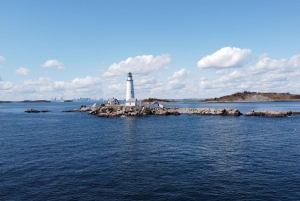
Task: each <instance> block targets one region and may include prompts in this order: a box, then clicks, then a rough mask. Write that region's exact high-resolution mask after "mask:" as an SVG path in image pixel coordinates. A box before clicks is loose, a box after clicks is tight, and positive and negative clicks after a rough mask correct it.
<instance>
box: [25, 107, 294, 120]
mask: <svg viewBox="0 0 300 201" xmlns="http://www.w3.org/2000/svg"><path fill="white" fill-rule="evenodd" d="M25 112H27V113H39V112H50V111H49V110H35V109H28V110H26V111H25ZM62 112H88V113H89V114H91V115H95V116H98V117H122V116H149V115H165V116H166V115H181V114H193V115H215V116H216V115H219V116H241V115H243V114H242V113H241V112H240V111H239V110H238V109H232V108H222V109H215V108H178V107H164V108H159V107H149V106H125V105H104V104H101V105H96V104H94V105H93V106H91V107H86V106H85V105H82V106H81V107H80V108H78V109H71V110H64V111H62ZM292 115H300V112H293V111H290V110H289V111H254V110H251V111H250V112H247V113H246V114H245V116H247V117H250V116H254V117H288V116H292Z"/></svg>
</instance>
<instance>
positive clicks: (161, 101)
mask: <svg viewBox="0 0 300 201" xmlns="http://www.w3.org/2000/svg"><path fill="white" fill-rule="evenodd" d="M155 102H157V103H174V102H175V101H174V100H168V99H159V98H147V99H144V100H142V103H155Z"/></svg>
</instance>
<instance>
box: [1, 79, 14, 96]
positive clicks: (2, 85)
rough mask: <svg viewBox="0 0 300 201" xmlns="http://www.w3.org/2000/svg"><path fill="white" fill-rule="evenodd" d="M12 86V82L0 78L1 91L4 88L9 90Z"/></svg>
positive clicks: (3, 90)
mask: <svg viewBox="0 0 300 201" xmlns="http://www.w3.org/2000/svg"><path fill="white" fill-rule="evenodd" d="M13 87H14V85H13V83H11V82H5V81H1V79H0V89H1V91H2V92H5V90H10V89H12V88H13ZM1 98H4V97H1Z"/></svg>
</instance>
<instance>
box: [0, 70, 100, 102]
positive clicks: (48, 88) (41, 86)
mask: <svg viewBox="0 0 300 201" xmlns="http://www.w3.org/2000/svg"><path fill="white" fill-rule="evenodd" d="M102 83H103V81H102V80H101V79H100V78H99V77H91V76H87V77H85V78H75V79H73V80H71V81H68V82H66V81H54V80H53V79H51V78H49V77H45V76H44V77H40V78H38V79H30V80H25V81H24V82H23V84H19V85H13V84H12V83H10V82H3V81H1V82H0V89H1V91H2V92H3V97H5V98H6V99H7V100H23V99H32V100H34V99H51V98H53V97H64V98H65V99H72V98H80V97H90V98H102V96H103V89H102ZM4 89H5V90H4Z"/></svg>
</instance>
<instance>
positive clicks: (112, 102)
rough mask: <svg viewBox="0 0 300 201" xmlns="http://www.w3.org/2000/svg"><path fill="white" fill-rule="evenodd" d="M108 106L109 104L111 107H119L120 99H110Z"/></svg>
mask: <svg viewBox="0 0 300 201" xmlns="http://www.w3.org/2000/svg"><path fill="white" fill-rule="evenodd" d="M107 104H109V105H119V104H120V102H119V101H118V99H116V98H114V97H112V98H109V99H108V100H107Z"/></svg>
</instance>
